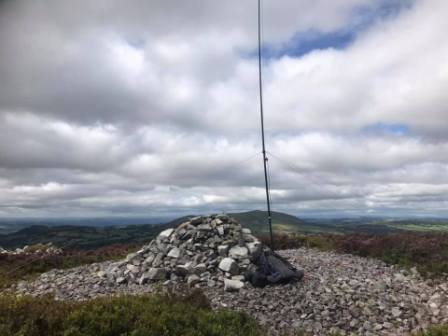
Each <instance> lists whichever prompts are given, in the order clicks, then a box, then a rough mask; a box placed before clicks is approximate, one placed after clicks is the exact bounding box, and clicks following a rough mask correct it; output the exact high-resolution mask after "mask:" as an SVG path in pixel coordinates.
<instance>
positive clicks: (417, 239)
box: [260, 232, 448, 277]
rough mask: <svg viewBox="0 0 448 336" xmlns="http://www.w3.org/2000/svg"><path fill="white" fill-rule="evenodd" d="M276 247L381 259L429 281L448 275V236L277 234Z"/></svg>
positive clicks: (423, 234)
mask: <svg viewBox="0 0 448 336" xmlns="http://www.w3.org/2000/svg"><path fill="white" fill-rule="evenodd" d="M260 239H261V241H262V242H263V243H265V244H268V245H269V244H270V239H269V236H268V235H263V236H261V237H260ZM274 244H275V248H276V249H293V248H298V247H308V248H317V249H320V250H324V251H329V250H333V251H336V252H339V253H350V254H354V255H359V256H362V257H372V258H377V259H380V260H383V261H384V262H386V263H388V264H395V265H399V266H402V267H406V268H412V267H416V268H417V269H418V271H419V272H420V273H421V274H422V275H424V276H427V277H444V276H447V275H448V234H441V233H416V232H412V233H392V234H367V233H355V234H346V235H332V234H321V235H300V234H290V235H287V234H277V235H274Z"/></svg>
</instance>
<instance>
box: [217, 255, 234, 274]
mask: <svg viewBox="0 0 448 336" xmlns="http://www.w3.org/2000/svg"><path fill="white" fill-rule="evenodd" d="M218 267H219V269H220V270H221V271H223V272H227V273H230V274H232V275H236V274H238V271H239V267H238V264H237V263H236V261H235V260H234V259H232V258H224V259H223V260H221V262H220V263H219V266H218Z"/></svg>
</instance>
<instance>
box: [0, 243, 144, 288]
mask: <svg viewBox="0 0 448 336" xmlns="http://www.w3.org/2000/svg"><path fill="white" fill-rule="evenodd" d="M137 249H138V247H137V246H136V245H135V244H132V245H131V244H129V245H111V246H107V247H102V248H99V249H96V250H67V251H63V253H62V254H50V255H49V254H45V253H42V254H17V255H8V254H0V290H1V289H2V288H5V287H9V286H11V285H12V284H13V283H15V282H17V281H18V280H22V279H31V278H33V277H34V276H37V275H39V274H41V273H43V272H47V271H49V270H51V269H54V268H58V269H66V268H72V267H76V266H80V265H85V264H91V263H95V262H101V261H105V260H115V259H119V258H123V257H125V256H126V255H127V254H128V253H130V252H132V251H135V250H137Z"/></svg>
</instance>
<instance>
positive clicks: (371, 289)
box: [14, 248, 448, 335]
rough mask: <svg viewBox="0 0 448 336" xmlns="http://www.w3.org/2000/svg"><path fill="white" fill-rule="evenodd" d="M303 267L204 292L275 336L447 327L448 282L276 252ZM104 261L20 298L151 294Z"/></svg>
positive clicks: (44, 282)
mask: <svg viewBox="0 0 448 336" xmlns="http://www.w3.org/2000/svg"><path fill="white" fill-rule="evenodd" d="M279 253H280V254H281V255H283V256H284V257H286V258H287V259H289V260H290V261H291V262H292V263H293V264H296V265H298V266H301V267H303V268H304V269H305V271H306V275H305V279H304V280H303V281H302V282H299V283H295V284H286V285H278V286H268V287H265V288H253V287H251V286H250V284H249V285H247V286H246V287H245V288H243V289H241V290H240V291H239V292H231V293H229V292H224V290H223V289H222V287H220V288H207V287H205V288H204V291H205V293H206V295H207V296H208V297H209V298H210V300H211V302H212V306H213V307H214V308H218V307H228V308H232V309H238V310H244V311H246V312H248V313H249V314H250V315H252V316H254V317H255V318H257V319H258V320H259V321H260V323H261V324H263V325H265V326H266V327H267V328H268V329H269V331H270V334H271V335H277V334H279V333H280V332H286V333H288V332H289V331H291V330H294V329H303V330H305V331H307V332H309V333H310V334H311V335H327V334H329V333H330V332H334V331H338V332H340V333H341V334H342V335H407V334H409V333H410V332H412V331H416V330H420V329H422V328H427V327H428V326H429V325H433V324H448V282H447V281H438V282H437V283H436V282H433V281H431V280H424V279H422V278H421V277H420V275H419V274H418V273H417V272H416V271H410V272H407V271H405V270H402V269H400V268H397V267H394V266H387V265H386V264H384V263H383V262H381V261H378V260H375V259H367V258H361V257H356V256H352V255H343V254H336V253H332V252H320V251H317V250H312V249H305V248H301V249H298V250H284V251H280V252H279ZM112 266H113V263H110V262H105V263H101V264H92V265H87V266H81V267H77V268H74V269H71V270H52V271H50V272H47V273H44V274H42V275H41V276H40V277H39V278H38V279H37V280H35V281H33V282H30V283H25V282H21V283H19V284H18V285H17V288H15V289H14V290H16V291H17V292H19V293H28V294H32V295H43V294H47V293H54V294H55V297H56V298H57V299H61V300H62V299H76V300H84V299H88V298H92V297H97V296H104V295H111V294H116V293H132V294H138V293H148V292H153V291H155V290H156V289H157V287H158V286H153V285H142V286H139V285H136V284H129V285H126V284H121V285H117V284H115V283H111V282H108V281H107V280H106V279H104V278H102V277H100V276H98V273H99V272H101V271H102V270H104V269H107V268H108V267H112Z"/></svg>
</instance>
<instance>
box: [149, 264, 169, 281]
mask: <svg viewBox="0 0 448 336" xmlns="http://www.w3.org/2000/svg"><path fill="white" fill-rule="evenodd" d="M145 274H146V277H147V278H148V279H149V280H165V279H166V270H165V269H164V268H154V267H152V268H150V269H149V270H148V272H146V273H145Z"/></svg>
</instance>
